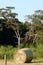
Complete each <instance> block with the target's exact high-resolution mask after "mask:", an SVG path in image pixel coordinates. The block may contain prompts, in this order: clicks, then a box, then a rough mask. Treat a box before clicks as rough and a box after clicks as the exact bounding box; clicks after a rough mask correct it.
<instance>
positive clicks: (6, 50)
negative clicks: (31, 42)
mask: <svg viewBox="0 0 43 65" xmlns="http://www.w3.org/2000/svg"><path fill="white" fill-rule="evenodd" d="M13 53H14V48H13V46H7V47H5V46H0V59H3V58H4V55H5V54H6V55H7V59H12V58H13Z"/></svg>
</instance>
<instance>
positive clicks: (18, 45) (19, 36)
mask: <svg viewBox="0 0 43 65" xmlns="http://www.w3.org/2000/svg"><path fill="white" fill-rule="evenodd" d="M18 48H20V35H19V36H18Z"/></svg>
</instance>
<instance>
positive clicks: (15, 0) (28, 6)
mask: <svg viewBox="0 0 43 65" xmlns="http://www.w3.org/2000/svg"><path fill="white" fill-rule="evenodd" d="M6 6H13V7H15V10H14V12H16V13H18V16H17V17H18V19H19V20H20V21H21V22H24V21H25V16H26V15H30V14H32V13H34V11H35V10H43V0H0V8H3V7H6Z"/></svg>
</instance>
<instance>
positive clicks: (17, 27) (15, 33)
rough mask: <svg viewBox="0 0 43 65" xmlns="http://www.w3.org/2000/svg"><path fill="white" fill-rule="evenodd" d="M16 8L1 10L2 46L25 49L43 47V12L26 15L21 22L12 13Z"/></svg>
mask: <svg viewBox="0 0 43 65" xmlns="http://www.w3.org/2000/svg"><path fill="white" fill-rule="evenodd" d="M12 9H14V7H6V8H0V45H4V46H8V45H12V46H14V47H17V46H18V47H25V46H28V47H29V46H30V45H32V46H34V47H37V46H38V45H43V10H36V11H35V13H34V14H32V15H26V21H25V22H24V23H23V22H20V21H19V20H18V18H16V16H17V15H18V14H17V13H14V12H12Z"/></svg>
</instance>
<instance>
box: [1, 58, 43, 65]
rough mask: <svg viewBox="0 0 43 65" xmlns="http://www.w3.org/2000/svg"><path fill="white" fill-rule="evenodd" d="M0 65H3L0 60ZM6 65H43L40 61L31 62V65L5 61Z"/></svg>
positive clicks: (42, 61) (29, 64)
mask: <svg viewBox="0 0 43 65" xmlns="http://www.w3.org/2000/svg"><path fill="white" fill-rule="evenodd" d="M0 65H4V61H3V60H0ZM7 65H43V59H42V60H32V62H31V63H24V64H15V63H14V61H13V60H10V61H7Z"/></svg>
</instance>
